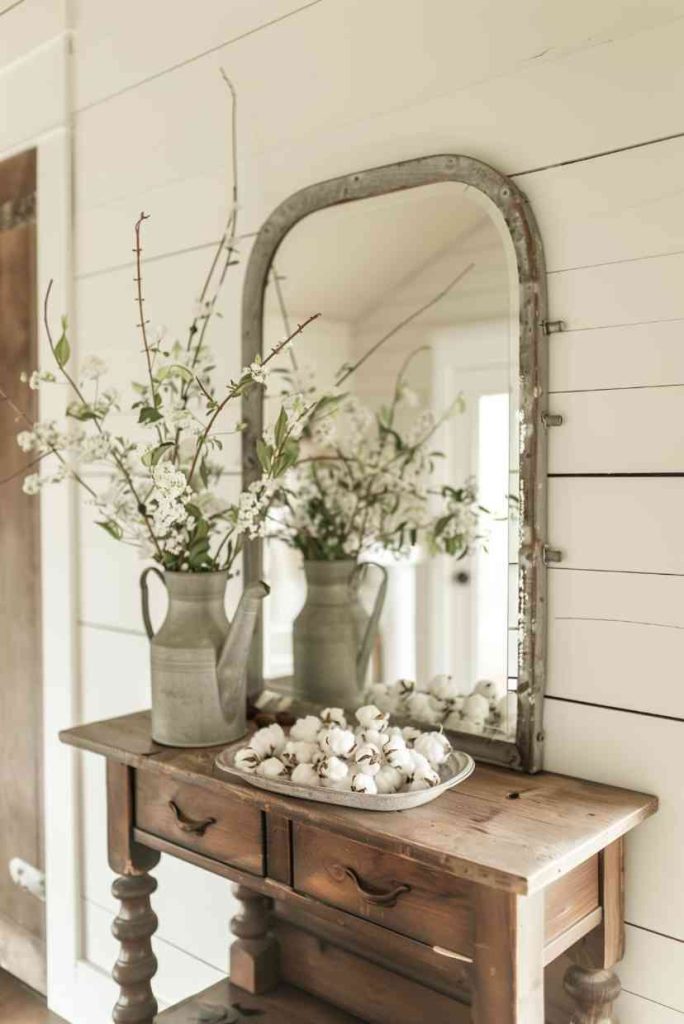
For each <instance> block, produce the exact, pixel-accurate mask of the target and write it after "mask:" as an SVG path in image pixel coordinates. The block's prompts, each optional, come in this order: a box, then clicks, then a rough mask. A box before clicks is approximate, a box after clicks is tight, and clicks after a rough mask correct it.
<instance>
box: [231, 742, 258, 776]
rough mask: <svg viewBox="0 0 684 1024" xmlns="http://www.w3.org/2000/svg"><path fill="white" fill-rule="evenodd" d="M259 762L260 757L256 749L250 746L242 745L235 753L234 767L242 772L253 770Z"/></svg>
mask: <svg viewBox="0 0 684 1024" xmlns="http://www.w3.org/2000/svg"><path fill="white" fill-rule="evenodd" d="M260 762H261V758H260V757H259V755H258V753H257V752H256V750H252V748H251V747H243V748H242V750H238V752H237V754H236V755H235V767H236V768H239V769H240V771H243V772H255V771H256V770H257V768H258V767H259V764H260Z"/></svg>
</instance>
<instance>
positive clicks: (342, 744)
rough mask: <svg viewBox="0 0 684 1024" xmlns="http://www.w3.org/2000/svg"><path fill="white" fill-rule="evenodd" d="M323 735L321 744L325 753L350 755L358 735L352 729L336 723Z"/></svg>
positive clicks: (337, 755) (342, 755) (340, 755)
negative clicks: (340, 726)
mask: <svg viewBox="0 0 684 1024" xmlns="http://www.w3.org/2000/svg"><path fill="white" fill-rule="evenodd" d="M321 735H322V738H321V739H320V740H319V746H320V748H321V750H322V751H323V753H324V754H334V755H335V756H336V757H349V756H350V754H351V752H352V751H353V749H354V747H355V746H356V736H355V735H354V733H353V732H352V731H351V729H340V728H339V726H336V725H334V726H332V727H331V728H330V729H325V730H324V731H323V733H322V734H321Z"/></svg>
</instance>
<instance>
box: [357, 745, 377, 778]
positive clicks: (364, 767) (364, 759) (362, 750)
mask: <svg viewBox="0 0 684 1024" xmlns="http://www.w3.org/2000/svg"><path fill="white" fill-rule="evenodd" d="M354 763H355V765H356V766H357V770H358V769H360V770H361V771H362V772H363V773H365V774H366V775H376V774H377V773H378V772H379V771H380V765H381V764H382V755H381V754H380V749H379V747H376V746H375V745H374V744H373V743H364V744H362V745H361V746H360V747H357V749H356V751H355V753H354Z"/></svg>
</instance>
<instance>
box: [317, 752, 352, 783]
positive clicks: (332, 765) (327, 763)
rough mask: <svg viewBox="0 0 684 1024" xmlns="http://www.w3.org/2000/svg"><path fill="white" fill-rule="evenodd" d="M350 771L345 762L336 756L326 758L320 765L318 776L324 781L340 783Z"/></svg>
mask: <svg viewBox="0 0 684 1024" xmlns="http://www.w3.org/2000/svg"><path fill="white" fill-rule="evenodd" d="M348 771H349V769H348V768H347V765H346V764H345V762H344V761H342V760H341V758H339V757H335V756H334V755H332V756H330V757H324V758H323V760H322V761H321V762H320V764H319V765H318V774H319V775H320V777H321V778H322V779H330V781H331V782H339V781H340V779H344V778H346V777H347V774H348Z"/></svg>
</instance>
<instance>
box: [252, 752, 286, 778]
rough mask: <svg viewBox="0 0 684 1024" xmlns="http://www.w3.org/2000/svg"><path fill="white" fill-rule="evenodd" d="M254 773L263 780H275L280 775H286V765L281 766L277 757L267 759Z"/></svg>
mask: <svg viewBox="0 0 684 1024" xmlns="http://www.w3.org/2000/svg"><path fill="white" fill-rule="evenodd" d="M256 772H257V775H261V776H263V778H265V779H277V778H279V777H280V776H282V775H287V765H285V764H283V762H282V761H281V760H280V758H279V757H267V758H266V760H265V761H262V762H261V764H260V765H259V766H258V768H257V770H256Z"/></svg>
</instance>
